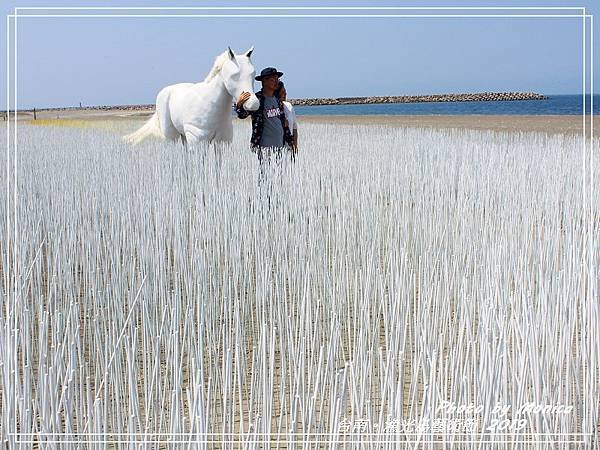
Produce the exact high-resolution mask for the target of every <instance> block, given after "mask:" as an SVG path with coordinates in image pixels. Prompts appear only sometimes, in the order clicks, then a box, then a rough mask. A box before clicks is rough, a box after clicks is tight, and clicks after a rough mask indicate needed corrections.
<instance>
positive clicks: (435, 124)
mask: <svg viewBox="0 0 600 450" xmlns="http://www.w3.org/2000/svg"><path fill="white" fill-rule="evenodd" d="M152 113H153V110H150V109H148V110H139V109H138V110H132V109H110V110H108V109H91V108H89V109H65V110H44V111H37V112H36V116H37V120H38V121H39V120H43V121H44V122H48V121H50V122H51V121H53V120H61V121H64V120H77V121H89V122H96V121H111V122H121V121H140V122H141V121H144V120H146V119H147V118H148V117H150V115H151V114H152ZM594 118H596V120H599V119H600V116H599V115H595V116H594ZM17 119H18V121H19V122H21V121H23V122H31V123H35V121H34V120H33V112H25V111H19V114H18V116H17ZM10 120H11V121H13V120H14V116H13V115H11V117H10ZM236 120H238V119H234V121H236ZM298 123H299V124H300V127H301V126H302V124H321V125H323V124H325V125H380V126H381V125H383V126H392V127H398V128H406V127H410V128H433V129H471V130H488V131H509V132H545V133H549V134H571V135H573V134H583V127H584V125H583V116H580V115H577V116H573V115H384V114H381V115H379V114H376V115H375V114H373V115H302V114H298ZM40 125H41V124H40ZM590 125H591V116H589V115H588V116H586V125H585V128H586V134H587V135H588V136H589V135H590V133H589V131H590Z"/></svg>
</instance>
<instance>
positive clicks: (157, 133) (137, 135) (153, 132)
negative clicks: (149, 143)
mask: <svg viewBox="0 0 600 450" xmlns="http://www.w3.org/2000/svg"><path fill="white" fill-rule="evenodd" d="M150 136H154V137H158V138H162V137H164V136H163V134H162V132H161V130H160V122H159V120H158V113H156V112H155V113H154V114H152V117H150V119H148V121H147V122H146V123H145V124H144V125H142V127H141V128H140V129H139V130H137V131H134V132H133V133H131V134H128V135H127V136H123V141H124V142H127V143H128V144H132V145H137V144H139V143H140V142H142V141H143V140H144V139H146V138H147V137H150Z"/></svg>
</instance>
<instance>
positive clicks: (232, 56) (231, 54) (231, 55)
mask: <svg viewBox="0 0 600 450" xmlns="http://www.w3.org/2000/svg"><path fill="white" fill-rule="evenodd" d="M227 50H229V59H231V60H233V61H235V55H234V53H233V51H232V50H231V47H227Z"/></svg>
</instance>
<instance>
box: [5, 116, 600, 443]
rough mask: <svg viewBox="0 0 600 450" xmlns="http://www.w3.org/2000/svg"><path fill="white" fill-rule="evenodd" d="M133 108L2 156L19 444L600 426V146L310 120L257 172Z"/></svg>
mask: <svg viewBox="0 0 600 450" xmlns="http://www.w3.org/2000/svg"><path fill="white" fill-rule="evenodd" d="M138 125H139V124H138V123H133V122H121V123H120V124H118V125H115V126H116V128H115V129H109V128H107V129H103V128H97V127H96V128H94V127H79V128H75V127H66V126H57V127H55V126H32V125H27V124H20V125H19V127H18V137H17V150H16V161H15V160H14V159H13V157H12V156H13V155H12V150H11V153H10V159H9V160H7V157H8V156H7V155H6V154H4V155H2V167H1V169H2V173H3V174H8V179H6V180H5V182H4V183H2V188H1V189H2V190H1V192H2V195H1V196H2V199H1V200H2V204H3V205H5V204H6V205H7V208H4V207H3V208H2V209H1V214H2V217H1V222H2V233H3V234H2V240H1V242H0V245H1V246H2V248H1V250H2V262H1V269H2V288H1V289H2V296H3V297H2V298H3V302H4V304H3V305H2V309H1V312H0V345H1V347H0V348H1V350H0V351H1V361H0V362H1V364H2V365H1V374H0V395H1V416H2V422H1V431H0V437H1V439H2V441H3V444H2V445H3V446H4V445H6V447H7V448H19V449H21V448H43V449H88V448H89V449H105V448H111V449H112V448H116V449H158V448H173V449H179V448H182V449H204V448H228V449H234V448H235V449H237V448H244V449H267V448H269V449H275V448H298V449H305V448H328V449H329V448H330V449H334V448H340V449H341V448H365V449H397V448H403V449H404V448H406V449H485V450H487V449H507V450H508V449H510V450H512V449H530V448H532V449H533V448H534V449H553V450H554V449H569V450H571V449H579V448H581V449H584V448H585V449H598V448H600V442H599V440H598V439H599V436H598V429H597V424H598V421H599V418H600V414H599V400H598V399H599V398H600V374H599V370H600V369H599V361H600V358H599V354H600V330H599V318H600V314H599V310H600V306H599V300H598V292H599V290H598V288H599V286H598V284H599V273H598V269H597V264H596V263H597V261H598V254H599V246H598V240H597V239H595V240H592V239H590V238H591V237H593V238H597V237H598V236H599V235H600V213H599V211H600V207H599V206H600V201H599V198H600V195H599V192H600V190H599V189H596V190H595V191H594V192H593V195H592V198H590V190H589V185H588V187H586V183H585V181H584V178H583V177H584V174H585V173H586V170H588V169H589V166H586V165H589V164H590V163H593V164H594V166H595V167H596V171H597V172H598V170H599V169H600V157H599V154H600V148H596V149H595V151H594V157H593V160H591V159H587V160H586V159H585V158H584V150H585V149H584V141H583V139H582V137H576V136H562V135H552V136H547V135H543V134H526V133H513V134H503V133H494V132H481V131H480V132H475V131H467V130H446V131H445V130H427V129H401V128H387V127H384V126H376V125H372V126H368V125H364V126H356V127H352V126H350V125H338V126H332V125H325V124H312V125H310V124H308V125H305V126H303V127H302V134H301V152H300V154H299V156H298V158H297V160H296V161H295V163H293V164H292V163H290V161H289V160H287V158H283V159H282V160H281V161H280V162H277V161H275V160H273V161H272V162H271V164H269V165H268V166H265V170H264V173H263V175H262V176H261V175H260V174H259V166H258V162H257V158H256V156H255V155H253V154H252V153H251V152H250V151H249V150H248V146H247V142H248V140H249V133H250V131H249V126H248V123H244V124H237V123H236V129H235V139H234V143H233V145H232V146H231V147H223V148H218V149H216V150H215V149H214V148H208V147H206V146H200V147H197V148H191V149H189V150H188V151H185V150H184V149H183V147H182V146H181V145H180V144H166V143H159V142H149V143H146V144H142V145H141V146H139V147H136V148H131V147H129V146H127V145H126V144H123V143H122V142H121V140H120V134H124V133H125V132H126V131H131V130H133V129H134V128H136V126H138ZM6 132H7V131H6V130H5V129H4V130H3V131H2V132H0V138H2V139H4V141H6V137H7V136H6ZM11 145H12V143H11ZM215 151H216V152H217V153H218V154H219V155H220V156H219V157H218V158H217V157H215ZM587 152H588V153H587V154H588V156H589V147H588V149H587ZM7 165H8V167H7ZM15 168H16V176H15ZM3 178H4V175H3ZM15 179H16V191H15V190H14V187H15V184H14V183H15ZM587 181H588V182H589V180H587ZM590 205H591V206H590ZM528 405H529V406H528ZM532 405H533V406H532ZM501 407H502V408H505V407H506V409H502V408H501ZM534 407H544V408H545V409H544V410H535V409H532V408H534ZM550 407H552V408H553V409H549V408H550ZM557 408H558V409H557ZM464 409H466V410H464ZM502 411H503V412H502ZM15 433H16V434H15ZM568 442H574V443H568Z"/></svg>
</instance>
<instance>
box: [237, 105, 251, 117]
mask: <svg viewBox="0 0 600 450" xmlns="http://www.w3.org/2000/svg"><path fill="white" fill-rule="evenodd" d="M235 113H236V114H237V116H238V118H239V119H245V118H246V117H248V116H249V115H250V113H249V112H248V111H246V110H245V109H244V105H242V106H240V107H239V108H238V106H237V103H236V105H235Z"/></svg>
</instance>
